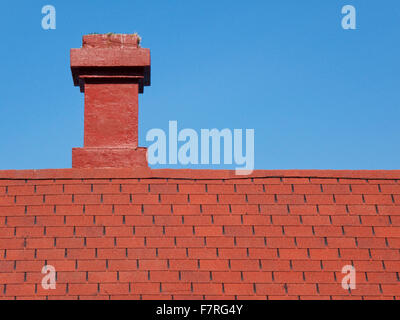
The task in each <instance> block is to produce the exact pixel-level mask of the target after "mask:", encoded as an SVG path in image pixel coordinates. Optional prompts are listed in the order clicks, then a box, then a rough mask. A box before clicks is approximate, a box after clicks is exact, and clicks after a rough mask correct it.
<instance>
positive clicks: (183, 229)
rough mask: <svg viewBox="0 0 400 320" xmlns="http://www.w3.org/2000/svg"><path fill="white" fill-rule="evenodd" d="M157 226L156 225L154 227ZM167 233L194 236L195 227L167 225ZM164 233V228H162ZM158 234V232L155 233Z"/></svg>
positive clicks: (169, 234)
mask: <svg viewBox="0 0 400 320" xmlns="http://www.w3.org/2000/svg"><path fill="white" fill-rule="evenodd" d="M154 228H155V227H154ZM164 230H165V235H166V236H167V237H171V236H192V235H193V227H191V226H175V227H171V226H168V227H165V228H164ZM161 233H162V229H161ZM154 235H156V234H154Z"/></svg>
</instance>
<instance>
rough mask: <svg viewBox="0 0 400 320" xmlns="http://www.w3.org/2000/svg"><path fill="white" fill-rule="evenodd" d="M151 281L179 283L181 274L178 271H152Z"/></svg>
mask: <svg viewBox="0 0 400 320" xmlns="http://www.w3.org/2000/svg"><path fill="white" fill-rule="evenodd" d="M150 280H151V281H152V282H178V281H179V272H178V271H150ZM163 289H164V288H163ZM163 291H164V290H163Z"/></svg>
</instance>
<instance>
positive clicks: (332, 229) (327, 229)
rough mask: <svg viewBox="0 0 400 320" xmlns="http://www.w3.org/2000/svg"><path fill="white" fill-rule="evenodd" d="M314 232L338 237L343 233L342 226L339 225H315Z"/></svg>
mask: <svg viewBox="0 0 400 320" xmlns="http://www.w3.org/2000/svg"><path fill="white" fill-rule="evenodd" d="M314 232H315V235H316V236H318V237H337V236H341V235H343V231H342V228H341V227H339V226H315V227H314Z"/></svg>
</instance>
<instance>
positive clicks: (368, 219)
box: [361, 216, 390, 227]
mask: <svg viewBox="0 0 400 320" xmlns="http://www.w3.org/2000/svg"><path fill="white" fill-rule="evenodd" d="M361 220H362V224H363V225H364V226H373V227H378V226H379V227H380V226H389V225H390V221H389V217H388V216H362V217H361Z"/></svg>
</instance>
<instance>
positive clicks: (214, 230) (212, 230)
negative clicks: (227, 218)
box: [195, 226, 223, 237]
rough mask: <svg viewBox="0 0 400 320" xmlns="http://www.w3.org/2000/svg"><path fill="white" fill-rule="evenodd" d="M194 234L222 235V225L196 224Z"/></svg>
mask: <svg viewBox="0 0 400 320" xmlns="http://www.w3.org/2000/svg"><path fill="white" fill-rule="evenodd" d="M195 234H196V236H206V237H209V236H219V235H221V236H222V235H223V232H222V226H209V227H208V226H198V227H195Z"/></svg>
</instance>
